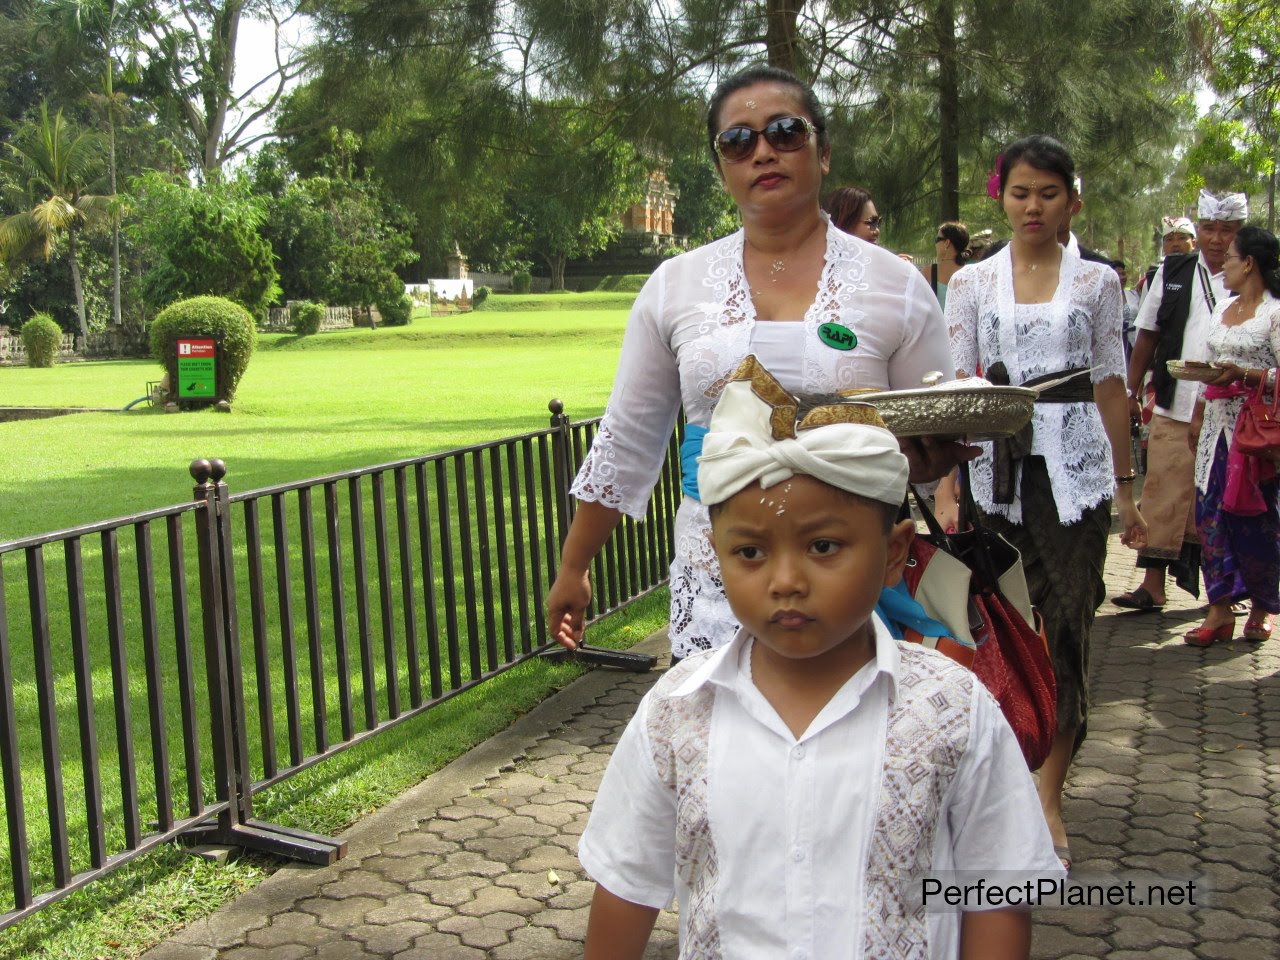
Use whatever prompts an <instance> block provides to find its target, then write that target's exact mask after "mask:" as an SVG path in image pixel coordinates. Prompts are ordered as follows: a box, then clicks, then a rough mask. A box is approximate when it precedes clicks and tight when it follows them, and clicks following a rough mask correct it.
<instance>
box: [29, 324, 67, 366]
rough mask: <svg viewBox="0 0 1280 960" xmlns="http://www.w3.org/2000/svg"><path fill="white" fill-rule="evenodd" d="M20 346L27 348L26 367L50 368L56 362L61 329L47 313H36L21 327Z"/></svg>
mask: <svg viewBox="0 0 1280 960" xmlns="http://www.w3.org/2000/svg"><path fill="white" fill-rule="evenodd" d="M22 345H23V346H24V347H26V348H27V366H29V367H52V366H53V365H54V364H55V363H57V362H58V348H59V347H61V346H62V328H61V327H60V326H58V324H57V322H56V321H55V320H54V319H53V317H51V316H49V314H47V313H37V314H35V315H33V316H32V317H31V319H30V320H28V321H27V322H26V323H24V324H23V325H22Z"/></svg>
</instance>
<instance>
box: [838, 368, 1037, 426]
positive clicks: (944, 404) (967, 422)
mask: <svg viewBox="0 0 1280 960" xmlns="http://www.w3.org/2000/svg"><path fill="white" fill-rule="evenodd" d="M848 395H849V396H850V398H851V399H855V400H857V401H858V402H859V403H869V404H871V405H872V406H874V407H875V408H876V410H877V411H878V412H879V414H880V418H881V419H882V420H884V422H885V426H887V427H888V428H889V429H890V430H891V431H893V433H894V435H895V436H899V437H937V438H940V439H954V438H961V437H963V438H964V439H966V440H1002V439H1004V438H1005V437H1011V436H1013V435H1014V434H1015V433H1017V432H1018V431H1019V430H1021V429H1022V428H1023V427H1025V426H1026V425H1027V424H1028V423H1029V422H1030V420H1031V412H1032V410H1033V409H1034V408H1035V403H1036V397H1037V396H1038V395H1039V394H1038V392H1037V391H1035V390H1032V389H1030V388H1027V387H1007V386H998V385H996V384H994V383H991V382H990V381H989V380H984V379H982V378H981V377H968V378H966V379H964V380H950V381H947V382H946V383H939V384H937V385H936V386H928V387H921V388H919V389H914V390H884V391H878V392H864V391H857V392H853V391H850V393H849V394H848Z"/></svg>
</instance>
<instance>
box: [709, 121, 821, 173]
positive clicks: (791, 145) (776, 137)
mask: <svg viewBox="0 0 1280 960" xmlns="http://www.w3.org/2000/svg"><path fill="white" fill-rule="evenodd" d="M813 129H814V127H813V124H812V123H810V122H809V121H808V120H806V119H805V118H804V117H779V118H778V119H777V120H770V121H769V122H768V123H766V124H765V125H764V129H763V130H754V129H752V128H751V127H746V126H739V127H730V128H729V129H727V130H721V131H720V133H719V134H717V136H716V141H715V146H716V153H718V154H719V155H720V159H721V160H723V161H725V162H726V163H740V162H741V161H743V160H746V159H747V158H748V157H749V156H751V155H752V154H753V153H755V152H756V142H757V141H758V140H759V139H760V135H761V134H764V139H765V142H766V143H768V144H769V146H771V147H773V149H775V150H781V151H783V152H784V153H791V152H793V151H796V150H800V149H802V148H803V147H804V145H805V144H806V143H808V142H809V134H811V133H813Z"/></svg>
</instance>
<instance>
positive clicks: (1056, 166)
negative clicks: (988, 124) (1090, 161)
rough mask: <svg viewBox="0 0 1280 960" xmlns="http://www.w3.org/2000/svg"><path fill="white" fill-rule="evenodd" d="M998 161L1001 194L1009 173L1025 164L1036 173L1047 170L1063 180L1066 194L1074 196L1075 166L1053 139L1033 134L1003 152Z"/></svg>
mask: <svg viewBox="0 0 1280 960" xmlns="http://www.w3.org/2000/svg"><path fill="white" fill-rule="evenodd" d="M1001 157H1002V158H1003V159H1002V160H1001V161H1000V193H1001V194H1002V195H1003V194H1004V188H1005V184H1006V183H1008V181H1009V171H1010V170H1012V169H1013V168H1014V167H1016V166H1017V165H1018V164H1019V163H1025V164H1026V165H1027V166H1029V167H1034V168H1035V169H1036V170H1047V171H1048V172H1049V173H1056V174H1057V175H1058V176H1060V177H1061V178H1062V183H1063V185H1064V186H1065V187H1066V188H1067V193H1072V194H1073V193H1075V191H1076V187H1075V183H1076V162H1075V161H1074V160H1073V159H1071V154H1070V153H1069V152H1068V151H1067V148H1066V147H1064V146H1063V145H1062V144H1060V143H1059V142H1058V141H1057V140H1055V139H1053V137H1048V136H1045V135H1044V134H1043V133H1036V134H1032V135H1031V136H1029V137H1023V138H1022V139H1021V140H1015V141H1014V142H1013V143H1011V144H1009V145H1008V146H1007V147H1005V148H1004V152H1003V153H1002V154H1001Z"/></svg>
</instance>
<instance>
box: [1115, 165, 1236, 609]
mask: <svg viewBox="0 0 1280 960" xmlns="http://www.w3.org/2000/svg"><path fill="white" fill-rule="evenodd" d="M1197 213H1198V218H1197V221H1196V243H1197V245H1198V246H1199V251H1198V252H1195V253H1186V254H1170V255H1168V256H1166V257H1165V260H1164V263H1162V264H1161V265H1160V269H1159V270H1157V271H1156V274H1155V276H1154V277H1153V278H1152V281H1151V287H1150V290H1149V292H1148V293H1147V295H1146V297H1145V298H1144V299H1143V301H1142V306H1141V308H1140V309H1139V311H1138V319H1137V321H1136V326H1137V328H1138V338H1137V340H1136V341H1135V342H1134V345H1133V355H1132V357H1131V358H1130V360H1129V375H1128V386H1129V397H1130V401H1129V403H1130V414H1131V415H1132V416H1134V417H1137V416H1138V415H1139V403H1138V390H1139V388H1140V387H1141V386H1142V381H1143V378H1144V377H1145V376H1146V374H1147V371H1148V370H1150V371H1151V374H1152V382H1153V383H1154V385H1155V392H1156V405H1155V414H1154V416H1152V418H1151V433H1150V436H1149V438H1148V442H1147V479H1146V483H1145V486H1144V487H1143V490H1142V504H1141V506H1142V515H1143V517H1145V518H1146V521H1147V545H1146V546H1145V547H1143V548H1142V549H1141V550H1139V551H1138V568H1139V569H1141V570H1143V578H1142V584H1141V585H1140V586H1138V587H1136V588H1134V589H1133V590H1131V591H1129V592H1128V593H1124V594H1121V595H1120V596H1118V597H1113V598H1112V600H1111V602H1112V603H1114V604H1115V605H1116V606H1119V607H1123V608H1125V609H1131V610H1158V609H1159V608H1160V607H1162V606H1164V603H1165V601H1166V599H1167V594H1166V592H1165V574H1166V571H1168V572H1171V573H1173V575H1174V578H1175V580H1176V582H1177V584H1178V586H1180V587H1182V588H1183V589H1184V590H1186V591H1187V592H1188V593H1190V594H1191V595H1192V596H1194V597H1199V596H1200V544H1199V539H1198V537H1197V536H1196V526H1195V483H1194V472H1195V453H1194V450H1193V448H1192V447H1190V446H1188V440H1187V424H1188V423H1189V422H1190V421H1191V411H1192V408H1193V407H1194V406H1195V401H1196V396H1197V393H1198V389H1197V388H1198V386H1199V385H1198V384H1196V383H1194V382H1191V381H1187V380H1174V379H1173V377H1171V376H1170V375H1169V371H1168V361H1170V360H1194V361H1203V360H1205V359H1206V353H1205V337H1206V335H1207V334H1208V331H1209V322H1210V320H1211V318H1212V316H1213V307H1214V305H1215V304H1216V303H1217V302H1218V300H1219V299H1221V298H1222V297H1225V296H1226V295H1227V291H1226V288H1225V287H1223V285H1222V262H1223V259H1224V258H1225V257H1226V255H1227V248H1228V247H1230V246H1231V241H1232V240H1234V239H1235V236H1236V233H1237V231H1239V229H1240V227H1241V226H1243V225H1244V221H1245V220H1246V219H1247V218H1248V216H1249V205H1248V201H1247V200H1246V199H1245V195H1244V194H1243V193H1227V194H1221V195H1219V194H1214V193H1210V192H1209V191H1208V190H1201V191H1200V201H1199V204H1198V210H1197Z"/></svg>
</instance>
